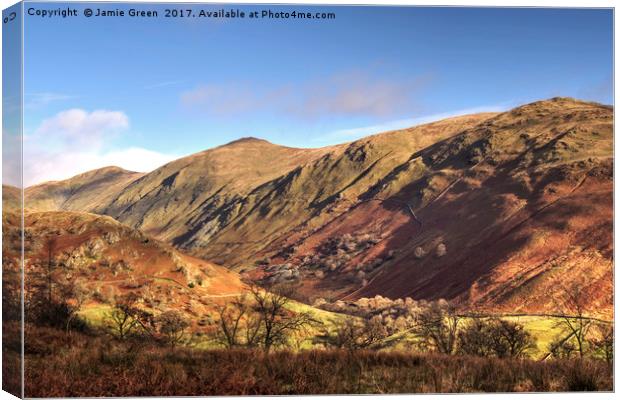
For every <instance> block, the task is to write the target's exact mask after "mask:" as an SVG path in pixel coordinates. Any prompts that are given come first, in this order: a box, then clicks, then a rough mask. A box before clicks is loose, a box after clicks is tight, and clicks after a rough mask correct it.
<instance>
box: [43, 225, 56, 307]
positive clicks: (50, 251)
mask: <svg viewBox="0 0 620 400" xmlns="http://www.w3.org/2000/svg"><path fill="white" fill-rule="evenodd" d="M44 246H45V252H46V253H47V268H46V271H45V275H46V276H45V278H46V281H47V301H49V302H50V303H52V300H53V297H52V291H53V285H54V268H55V266H56V264H55V262H54V257H53V255H54V252H55V251H56V237H55V236H48V237H47V238H46V239H45V243H44Z"/></svg>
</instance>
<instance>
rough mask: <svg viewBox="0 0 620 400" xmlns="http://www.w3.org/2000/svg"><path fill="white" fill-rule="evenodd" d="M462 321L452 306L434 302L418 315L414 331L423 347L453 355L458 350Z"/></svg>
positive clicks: (443, 302) (442, 302)
mask: <svg viewBox="0 0 620 400" xmlns="http://www.w3.org/2000/svg"><path fill="white" fill-rule="evenodd" d="M460 320H461V317H459V316H458V315H457V314H456V310H455V308H454V307H453V306H452V305H450V304H449V303H447V302H445V301H438V302H433V303H431V304H430V305H429V307H427V308H425V309H423V310H422V311H420V312H419V313H418V314H417V316H416V324H415V326H414V328H413V330H414V332H415V333H416V334H417V335H418V336H419V337H420V339H421V344H422V346H423V347H425V348H430V349H433V350H436V351H438V352H440V353H444V354H452V353H454V350H455V349H456V341H457V331H458V325H459V322H460Z"/></svg>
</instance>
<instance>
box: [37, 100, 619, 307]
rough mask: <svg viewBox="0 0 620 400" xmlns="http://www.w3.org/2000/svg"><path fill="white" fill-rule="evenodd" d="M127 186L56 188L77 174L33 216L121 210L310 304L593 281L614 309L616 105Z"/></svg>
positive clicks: (243, 145)
mask: <svg viewBox="0 0 620 400" xmlns="http://www.w3.org/2000/svg"><path fill="white" fill-rule="evenodd" d="M91 174H94V176H98V175H99V174H101V172H97V171H93V172H91ZM86 175H87V174H83V175H82V176H86ZM104 175H106V174H104ZM106 176H107V175H106ZM115 176H117V178H114V179H115V180H114V182H116V184H113V185H101V186H97V185H93V186H92V187H90V186H89V179H85V180H83V179H80V181H81V182H83V183H82V184H81V186H80V187H79V189H75V190H73V191H70V193H72V195H71V196H68V197H66V193H67V191H64V192H63V193H65V197H59V196H58V195H57V194H55V193H58V191H54V190H52V188H54V187H67V186H70V185H69V184H68V182H69V181H71V180H75V179H76V178H72V179H71V180H69V181H63V182H56V183H51V184H44V185H39V186H38V187H35V188H36V189H35V188H28V189H27V190H26V207H29V204H34V205H36V206H37V207H42V205H46V207H50V208H53V207H57V208H58V209H63V210H83V211H91V212H98V213H102V214H106V215H109V216H111V217H113V218H115V219H117V220H118V221H121V222H122V223H124V224H127V225H129V226H132V227H134V228H139V229H141V230H143V231H144V232H145V233H146V234H148V235H152V236H155V237H157V238H158V239H159V240H162V241H165V242H167V243H169V244H172V245H174V246H175V247H176V248H178V249H181V250H183V251H186V252H190V253H191V254H193V255H194V256H197V257H200V258H203V259H207V260H210V261H212V262H215V263H217V264H221V265H225V266H227V267H229V268H233V269H237V270H239V271H245V272H248V273H249V274H250V275H251V276H252V277H253V278H254V279H257V280H263V281H271V282H274V281H281V280H292V281H298V282H299V283H301V284H302V288H301V289H300V291H299V293H298V294H299V297H300V299H303V300H306V301H313V300H314V299H316V298H318V297H325V298H328V299H330V300H336V299H342V298H344V299H355V298H359V297H368V296H374V295H376V294H381V295H385V296H389V297H392V298H396V297H405V296H411V297H413V298H416V299H437V298H441V297H444V298H448V299H453V300H456V301H457V302H459V304H460V305H461V306H462V307H464V308H468V309H471V308H475V309H478V310H489V311H500V312H501V311H523V312H545V311H548V310H549V309H551V307H552V304H550V301H551V299H552V298H553V297H554V295H557V293H558V291H559V290H561V286H563V285H568V284H571V283H574V282H577V281H583V283H582V285H583V287H584V290H585V291H586V292H587V293H589V294H590V296H589V298H590V301H591V304H590V306H591V308H592V309H595V310H596V312H597V313H599V314H600V315H603V316H610V315H611V313H612V298H611V297H612V293H613V291H612V289H611V288H612V253H613V251H612V250H613V243H612V239H613V238H612V233H613V230H612V220H613V218H612V211H613V207H612V203H613V198H612V190H613V109H612V108H611V107H608V106H603V105H600V104H596V103H588V102H582V101H578V100H574V99H569V98H554V99H551V100H546V101H540V102H535V103H531V104H527V105H524V106H521V107H518V108H515V109H513V110H510V111H507V112H504V113H499V114H493V113H487V114H476V115H469V116H463V117H455V118H450V119H446V120H442V121H438V122H434V123H430V124H425V125H420V126H417V127H413V128H409V129H404V130H398V131H393V132H386V133H382V134H378V135H373V136H369V137H366V138H363V139H360V140H357V141H355V142H351V143H345V144H342V145H338V146H332V147H327V148H321V149H293V148H287V147H282V146H278V145H274V144H271V143H269V142H266V141H263V140H259V139H253V138H246V139H241V140H239V141H236V142H232V143H229V144H227V145H224V146H220V147H218V148H215V149H211V150H207V151H204V152H201V153H198V154H194V155H192V156H189V157H185V158H182V159H179V160H176V161H174V162H171V163H169V164H167V165H165V166H163V167H161V168H158V169H156V170H155V171H152V172H150V173H147V174H144V175H143V176H137V175H131V173H126V172H125V173H122V174H117V175H115ZM94 181H95V182H97V180H94ZM46 185H48V186H46ZM49 185H52V186H49ZM54 185H55V186H54ZM71 187H72V186H71ZM59 199H61V200H59Z"/></svg>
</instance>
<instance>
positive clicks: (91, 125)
mask: <svg viewBox="0 0 620 400" xmlns="http://www.w3.org/2000/svg"><path fill="white" fill-rule="evenodd" d="M127 128H129V118H128V117H127V115H125V113H123V112H121V111H107V110H95V111H93V112H88V111H85V110H82V109H79V108H74V109H71V110H66V111H61V112H59V113H58V114H56V115H55V116H54V117H52V118H49V119H46V120H44V121H43V122H42V123H41V125H40V126H39V127H38V128H37V130H36V131H35V135H39V136H51V137H54V138H55V139H57V140H58V139H61V140H67V139H68V140H79V141H88V142H89V143H91V144H92V143H93V141H97V142H99V141H100V140H102V139H104V137H105V136H109V135H113V134H116V133H118V132H120V131H123V130H126V129H127Z"/></svg>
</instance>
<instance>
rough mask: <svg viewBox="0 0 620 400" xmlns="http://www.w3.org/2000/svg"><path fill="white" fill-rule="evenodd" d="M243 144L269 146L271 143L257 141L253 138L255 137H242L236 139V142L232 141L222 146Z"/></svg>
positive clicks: (263, 140)
mask: <svg viewBox="0 0 620 400" xmlns="http://www.w3.org/2000/svg"><path fill="white" fill-rule="evenodd" d="M243 143H247V144H250V143H266V144H271V142H268V141H267V140H265V139H259V138H255V137H252V136H248V137H242V138H240V139H237V140H233V141H232V142H229V143H226V144H225V145H224V146H229V145H232V144H243Z"/></svg>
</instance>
